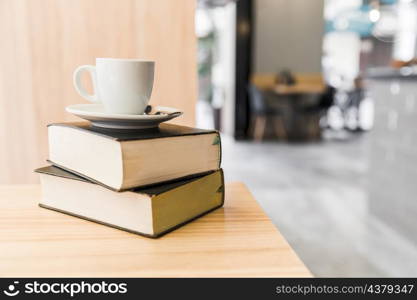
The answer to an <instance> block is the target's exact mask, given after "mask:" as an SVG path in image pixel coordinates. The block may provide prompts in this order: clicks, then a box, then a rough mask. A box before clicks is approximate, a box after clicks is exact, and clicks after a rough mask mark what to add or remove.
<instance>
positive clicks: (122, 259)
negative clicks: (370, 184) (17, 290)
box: [0, 183, 311, 277]
mask: <svg viewBox="0 0 417 300" xmlns="http://www.w3.org/2000/svg"><path fill="white" fill-rule="evenodd" d="M226 191H227V192H226V202H225V207H224V208H221V209H218V210H216V211H215V212H212V213H210V214H208V215H206V216H204V217H202V218H200V219H198V220H196V221H194V222H192V223H190V224H187V225H186V226H184V227H182V228H180V229H178V230H176V231H174V232H172V233H169V234H167V235H165V236H163V237H161V238H160V239H156V240H155V239H148V238H144V237H140V236H137V235H134V234H130V233H127V232H124V231H119V230H117V229H113V228H109V227H106V226H101V225H98V224H95V223H92V222H89V221H86V220H82V219H78V218H75V217H71V216H67V215H64V214H60V213H57V212H54V211H50V210H46V209H42V208H40V207H38V206H37V202H38V201H39V198H40V196H41V191H40V187H39V186H38V185H29V186H27V185H23V186H22V185H20V186H0V276H2V277H5V276H9V277H25V276H28V277H30V276H36V277H39V276H42V277H56V276H69V277H76V276H79V277H91V276H93V277H94V276H97V277H99V276H102V277H160V276H161V277H162V276H163V277H217V276H222V277H280V276H282V277H298V276H303V277H308V276H311V274H310V272H309V271H308V269H307V268H306V267H305V266H304V264H303V263H302V262H301V261H300V259H299V258H298V257H297V255H296V254H295V253H294V251H293V250H292V249H291V247H290V246H289V245H288V243H287V242H286V241H285V239H284V238H283V237H282V235H281V234H280V233H279V232H278V230H277V229H276V228H275V227H274V225H273V224H272V223H271V221H270V219H269V218H268V217H267V216H266V215H265V213H264V212H263V211H262V209H261V208H260V207H259V205H258V204H257V203H256V201H255V200H254V199H253V197H252V196H251V195H250V193H249V191H248V190H247V189H246V187H245V186H244V185H243V184H242V183H230V184H227V186H226ZM294 225H295V224H294Z"/></svg>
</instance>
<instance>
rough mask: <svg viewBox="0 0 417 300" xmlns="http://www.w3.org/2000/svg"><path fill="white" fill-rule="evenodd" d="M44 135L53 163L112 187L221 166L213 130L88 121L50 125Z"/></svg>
mask: <svg viewBox="0 0 417 300" xmlns="http://www.w3.org/2000/svg"><path fill="white" fill-rule="evenodd" d="M48 135H49V161H50V162H51V163H52V164H53V165H55V166H58V167H60V168H63V169H66V170H68V171H70V172H72V173H76V174H77V175H79V176H82V177H84V178H87V179H89V180H90V181H95V182H99V183H101V184H103V185H105V186H107V187H109V188H111V189H114V190H116V191H121V190H128V189H131V188H135V187H140V186H146V185H150V184H155V183H159V182H165V181H170V180H174V179H178V178H186V177H188V176H192V175H193V174H203V173H207V172H209V171H214V170H217V169H219V168H220V160H221V145H220V135H219V133H218V132H217V131H214V130H202V129H196V128H191V127H185V126H179V125H172V124H161V125H160V126H159V128H155V129H150V130H143V131H134V132H123V131H121V132H117V131H109V130H106V129H100V128H95V127H91V126H90V125H89V123H87V122H86V123H58V124H51V125H49V126H48Z"/></svg>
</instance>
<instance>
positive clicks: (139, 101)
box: [73, 58, 155, 115]
mask: <svg viewBox="0 0 417 300" xmlns="http://www.w3.org/2000/svg"><path fill="white" fill-rule="evenodd" d="M85 71H88V72H89V73H90V75H91V78H92V82H93V90H94V93H93V94H89V93H88V92H87V91H86V89H85V88H84V86H83V85H82V83H81V74H82V73H83V72H85ZM154 72H155V62H154V61H150V60H141V59H122V58H96V65H95V66H92V65H83V66H80V67H78V68H77V69H76V70H75V71H74V76H73V82H74V87H75V89H76V90H77V92H78V93H79V94H80V95H81V96H82V97H83V98H85V99H87V100H88V101H91V102H93V103H101V104H102V105H103V107H104V110H105V111H106V112H107V113H113V114H128V115H139V114H143V113H144V112H145V109H146V107H147V105H148V103H149V100H150V97H151V94H152V87H153V82H154Z"/></svg>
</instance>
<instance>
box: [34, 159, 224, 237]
mask: <svg viewBox="0 0 417 300" xmlns="http://www.w3.org/2000/svg"><path fill="white" fill-rule="evenodd" d="M35 171H36V172H38V173H40V178H41V184H42V200H41V201H40V203H39V206H41V207H44V208H48V209H52V210H55V211H58V212H62V213H66V214H69V215H73V216H76V217H79V218H83V219H87V220H90V221H94V222H97V223H101V224H104V225H108V226H111V227H115V228H118V229H122V230H126V231H129V232H133V233H136V234H140V235H144V236H147V237H153V238H156V237H159V236H161V235H163V234H165V233H167V232H169V231H172V230H174V229H175V228H177V227H179V226H181V225H183V224H186V223H188V222H190V221H192V220H194V219H196V218H198V217H200V216H202V215H204V214H206V213H208V212H210V211H212V210H214V209H216V208H219V207H221V206H222V205H223V202H224V179H223V171H222V170H221V169H220V170H217V171H213V172H211V173H209V174H206V175H202V176H198V177H194V178H188V179H184V180H177V181H173V182H170V183H167V184H159V185H154V186H150V187H145V188H137V189H134V190H131V191H126V192H121V193H115V192H114V191H111V190H109V189H107V188H105V187H103V186H101V185H98V184H95V183H93V182H91V181H89V180H87V179H85V178H82V177H80V176H77V175H75V174H72V173H70V172H67V171H65V170H62V169H60V168H57V167H54V166H49V167H44V168H40V169H37V170H35Z"/></svg>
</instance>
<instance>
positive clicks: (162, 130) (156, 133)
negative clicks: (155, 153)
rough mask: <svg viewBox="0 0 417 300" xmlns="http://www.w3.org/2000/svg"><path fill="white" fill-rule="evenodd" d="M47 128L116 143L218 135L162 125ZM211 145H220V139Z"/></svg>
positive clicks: (78, 124) (73, 124) (83, 124)
mask: <svg viewBox="0 0 417 300" xmlns="http://www.w3.org/2000/svg"><path fill="white" fill-rule="evenodd" d="M48 126H64V127H71V128H74V129H78V130H83V131H87V132H89V133H93V134H97V135H100V136H102V137H105V138H109V139H112V140H116V141H121V142H122V141H133V140H146V139H156V138H165V137H177V136H187V135H199V134H210V133H217V134H218V133H219V132H218V131H217V130H207V129H198V128H193V127H187V126H181V125H174V124H167V123H163V124H160V125H159V127H156V128H150V129H142V130H127V131H126V130H115V129H105V128H99V127H94V126H91V125H90V123H89V122H68V123H52V124H49V125H48ZM213 143H220V139H218V140H214V141H213Z"/></svg>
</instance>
